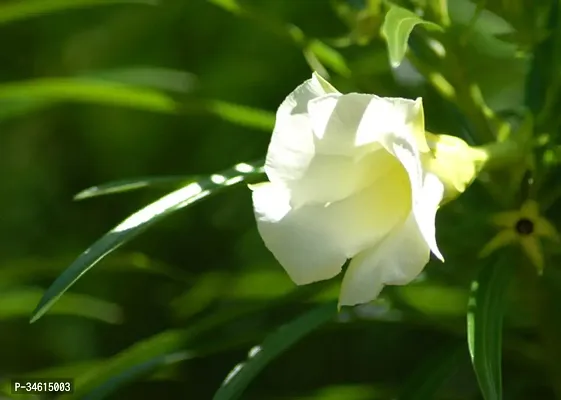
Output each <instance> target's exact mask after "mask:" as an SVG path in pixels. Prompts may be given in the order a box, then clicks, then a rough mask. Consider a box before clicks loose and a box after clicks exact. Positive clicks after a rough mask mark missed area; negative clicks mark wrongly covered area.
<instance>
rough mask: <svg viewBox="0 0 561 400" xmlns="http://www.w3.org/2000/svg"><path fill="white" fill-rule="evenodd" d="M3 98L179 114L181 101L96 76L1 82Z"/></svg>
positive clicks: (150, 90)
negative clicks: (98, 105) (71, 102)
mask: <svg viewBox="0 0 561 400" xmlns="http://www.w3.org/2000/svg"><path fill="white" fill-rule="evenodd" d="M0 101H16V102H22V103H23V102H24V101H29V102H32V103H33V107H37V106H38V105H39V103H40V102H42V103H43V104H45V103H47V104H48V103H53V102H61V101H73V102H83V103H97V104H106V105H117V106H123V107H129V108H136V109H140V110H146V111H156V112H163V113H170V114H173V113H176V112H178V110H179V104H178V103H176V102H175V101H174V100H173V98H172V97H171V96H169V95H167V94H165V93H163V92H161V91H158V90H154V89H150V88H142V87H137V86H130V85H126V84H122V83H118V82H110V81H107V80H103V79H93V78H75V77H71V78H41V79H33V80H28V81H23V82H10V83H4V84H2V85H0Z"/></svg>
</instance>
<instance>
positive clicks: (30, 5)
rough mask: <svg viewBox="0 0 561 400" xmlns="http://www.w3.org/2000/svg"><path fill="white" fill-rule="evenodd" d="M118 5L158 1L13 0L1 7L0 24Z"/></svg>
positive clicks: (154, 0)
mask: <svg viewBox="0 0 561 400" xmlns="http://www.w3.org/2000/svg"><path fill="white" fill-rule="evenodd" d="M118 3H140V4H149V5H156V4H158V0H11V1H9V2H5V3H4V4H1V5H0V24H5V23H8V22H13V21H18V20H22V19H27V18H31V17H37V16H41V15H45V14H47V13H52V12H56V11H64V10H68V9H73V8H74V9H75V8H85V7H93V6H99V5H105V4H118Z"/></svg>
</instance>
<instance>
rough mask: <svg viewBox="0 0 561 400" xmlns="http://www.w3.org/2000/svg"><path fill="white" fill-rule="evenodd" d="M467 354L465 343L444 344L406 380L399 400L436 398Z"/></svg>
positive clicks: (430, 399) (429, 399) (428, 399)
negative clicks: (439, 390)
mask: <svg viewBox="0 0 561 400" xmlns="http://www.w3.org/2000/svg"><path fill="white" fill-rule="evenodd" d="M465 356H467V352H466V347H465V343H462V344H458V343H453V344H449V345H446V346H444V347H443V348H442V350H441V351H439V352H437V354H435V355H433V356H432V357H429V359H428V360H427V361H425V362H423V363H421V365H420V367H419V368H417V369H416V370H415V371H414V372H413V374H412V376H411V377H410V378H409V379H408V380H407V381H406V382H405V384H404V388H403V389H402V390H401V394H400V396H399V400H432V399H435V398H436V396H435V395H436V393H437V391H438V389H440V387H441V386H442V384H444V383H445V382H446V381H447V380H448V379H450V378H451V377H452V375H453V374H454V373H456V371H457V369H458V366H459V364H460V363H461V361H462V359H463V358H464V357H465ZM466 360H467V357H466Z"/></svg>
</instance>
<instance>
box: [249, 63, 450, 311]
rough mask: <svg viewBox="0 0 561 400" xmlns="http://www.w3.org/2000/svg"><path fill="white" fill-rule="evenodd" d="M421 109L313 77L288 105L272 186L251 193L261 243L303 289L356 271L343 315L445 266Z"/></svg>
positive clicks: (436, 186) (269, 163) (279, 125)
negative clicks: (432, 264)
mask: <svg viewBox="0 0 561 400" xmlns="http://www.w3.org/2000/svg"><path fill="white" fill-rule="evenodd" d="M424 134H425V131H424V116H423V105H422V102H421V99H417V100H416V101H413V100H408V99H401V98H383V97H378V96H375V95H370V94H359V93H349V94H341V93H339V92H338V91H337V90H336V89H335V88H333V87H332V86H331V85H330V84H329V83H327V82H326V81H325V80H323V79H322V78H321V77H319V76H318V75H316V74H314V75H313V76H312V79H310V80H307V81H306V82H304V83H303V84H302V85H301V86H299V87H298V88H296V90H294V91H293V92H292V93H291V94H290V95H289V96H288V97H287V98H286V100H285V101H284V102H283V103H282V104H281V106H280V107H279V110H278V112H277V116H276V124H275V128H274V132H273V136H272V139H271V143H270V145H269V150H268V153H267V160H266V164H265V171H266V173H267V176H268V178H269V180H270V182H267V183H261V184H258V185H255V186H253V187H252V190H253V205H254V210H255V215H256V219H257V226H258V229H259V233H260V234H261V237H262V238H263V240H264V242H265V245H266V246H267V248H268V249H269V250H270V251H271V252H272V253H273V255H274V256H275V258H276V259H277V260H278V261H279V263H280V264H281V265H282V266H283V267H284V269H285V270H286V271H287V273H288V274H289V276H290V278H291V279H292V280H293V281H294V282H295V283H296V284H298V285H304V284H308V283H312V282H316V281H320V280H325V279H330V278H332V277H334V276H336V275H337V274H339V273H340V272H341V269H342V266H343V264H344V263H345V262H346V260H347V259H351V258H352V261H351V263H350V265H349V267H348V269H347V271H346V273H345V276H344V278H343V283H342V287H341V294H340V299H339V303H340V305H355V304H360V303H366V302H369V301H371V300H373V299H374V298H376V297H377V296H378V294H379V293H380V291H381V290H382V288H383V287H384V285H404V284H407V283H409V282H410V281H412V280H413V279H414V278H415V277H416V276H417V275H419V273H420V272H421V271H422V270H423V268H424V267H425V265H426V264H427V263H428V261H429V257H430V251H432V252H433V253H434V254H435V255H436V256H437V257H438V258H440V259H441V260H442V255H441V254H440V251H439V250H438V247H437V244H436V239H435V216H436V211H437V209H438V206H439V204H440V202H441V201H442V198H443V196H444V185H443V183H442V182H441V181H440V179H439V178H438V177H437V176H436V175H434V174H432V173H431V172H430V171H427V170H426V169H425V168H424V162H422V159H424V158H425V157H430V155H429V154H430V152H429V148H428V146H427V142H426V139H425V135H424Z"/></svg>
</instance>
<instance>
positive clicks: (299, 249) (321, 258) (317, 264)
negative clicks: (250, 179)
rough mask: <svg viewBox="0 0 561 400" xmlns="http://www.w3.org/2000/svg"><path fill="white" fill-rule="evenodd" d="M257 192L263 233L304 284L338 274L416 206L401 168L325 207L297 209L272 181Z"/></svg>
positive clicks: (256, 207)
mask: <svg viewBox="0 0 561 400" xmlns="http://www.w3.org/2000/svg"><path fill="white" fill-rule="evenodd" d="M252 189H253V204H254V210H255V215H256V219H257V226H258V229H259V233H260V234H261V237H262V238H263V241H264V242H265V245H266V246H267V248H268V249H269V250H270V251H271V252H272V253H273V255H274V256H275V258H276V259H277V260H278V261H279V263H280V264H281V265H282V266H283V267H284V268H285V270H286V271H287V272H288V274H289V275H290V277H291V278H292V280H293V281H294V282H295V283H296V284H299V285H303V284H307V283H311V282H316V281H320V280H324V279H329V278H332V277H333V276H335V275H337V274H338V273H339V272H340V271H341V266H342V265H343V264H344V262H345V261H346V260H347V259H348V258H351V257H353V256H355V255H356V254H358V253H359V252H361V251H363V250H364V249H366V248H369V247H371V246H373V245H375V244H376V243H377V242H378V241H379V240H381V239H382V238H383V237H384V236H386V235H387V233H388V232H389V231H390V230H392V229H393V228H394V227H395V226H396V225H399V224H401V222H402V221H403V220H404V219H405V217H406V216H407V214H408V213H409V212H410V204H411V193H410V188H409V184H408V178H407V175H406V174H405V172H404V171H403V170H402V169H401V168H399V169H396V170H395V171H394V172H392V173H391V174H387V175H386V176H384V177H382V178H380V179H379V180H378V181H377V182H376V184H375V185H372V186H370V187H368V188H366V189H364V190H362V191H361V192H360V193H358V194H356V195H353V196H350V197H348V198H345V199H344V200H341V201H338V202H334V203H330V204H326V205H305V206H303V207H300V208H292V206H291V199H290V191H289V190H288V189H287V188H286V187H284V186H282V185H276V184H273V183H265V184H261V185H257V186H253V187H252Z"/></svg>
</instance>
